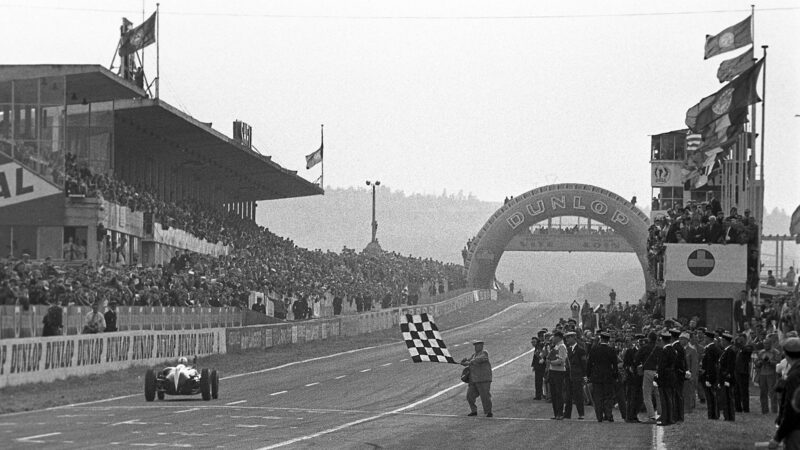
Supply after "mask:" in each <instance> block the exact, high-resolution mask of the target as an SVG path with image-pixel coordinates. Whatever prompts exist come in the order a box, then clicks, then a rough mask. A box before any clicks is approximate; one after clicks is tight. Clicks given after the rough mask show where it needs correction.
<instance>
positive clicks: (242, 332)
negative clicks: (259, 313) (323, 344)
mask: <svg viewBox="0 0 800 450" xmlns="http://www.w3.org/2000/svg"><path fill="white" fill-rule="evenodd" d="M485 300H497V291H494V290H476V291H470V292H466V293H463V294H461V295H458V296H456V297H454V298H452V299H450V300H445V301H442V302H439V303H432V304H427V305H415V306H403V307H399V308H391V309H384V310H381V311H376V312H371V313H361V314H353V315H343V316H336V317H333V318H325V319H316V320H309V321H304V322H298V323H287V324H274V325H252V326H245V327H234V328H228V329H226V330H225V333H226V337H225V343H226V346H227V349H226V351H227V352H228V353H240V352H244V351H247V350H254V349H266V348H270V347H276V346H280V345H288V344H298V343H303V342H311V341H316V340H320V339H328V338H329V337H338V336H356V335H359V334H365V333H372V332H375V331H381V330H386V329H388V328H393V327H396V326H398V324H399V323H400V315H401V314H421V313H428V314H432V315H433V316H434V317H435V316H439V315H444V314H447V313H450V312H452V311H455V310H457V309H460V308H463V307H464V306H466V305H469V304H471V303H475V302H478V301H485Z"/></svg>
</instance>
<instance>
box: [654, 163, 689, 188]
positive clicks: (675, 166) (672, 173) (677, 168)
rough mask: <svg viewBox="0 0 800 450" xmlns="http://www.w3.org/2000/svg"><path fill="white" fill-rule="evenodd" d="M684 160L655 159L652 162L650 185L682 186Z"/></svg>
mask: <svg viewBox="0 0 800 450" xmlns="http://www.w3.org/2000/svg"><path fill="white" fill-rule="evenodd" d="M682 165H683V162H682V161H671V162H666V161H654V162H652V163H650V186H652V187H681V186H683V182H682V181H681V166H682Z"/></svg>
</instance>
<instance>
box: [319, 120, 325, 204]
mask: <svg viewBox="0 0 800 450" xmlns="http://www.w3.org/2000/svg"><path fill="white" fill-rule="evenodd" d="M319 138H320V148H321V149H322V173H320V174H319V187H320V188H322V190H323V191H324V190H325V124H324V123H323V124H320V126H319Z"/></svg>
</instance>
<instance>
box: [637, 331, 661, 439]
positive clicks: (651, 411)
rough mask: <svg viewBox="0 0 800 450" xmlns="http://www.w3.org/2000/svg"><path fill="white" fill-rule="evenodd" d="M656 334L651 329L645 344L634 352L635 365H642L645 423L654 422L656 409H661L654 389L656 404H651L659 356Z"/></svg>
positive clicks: (659, 400) (658, 397)
mask: <svg viewBox="0 0 800 450" xmlns="http://www.w3.org/2000/svg"><path fill="white" fill-rule="evenodd" d="M657 341H658V335H657V334H656V333H655V332H654V331H651V332H650V333H649V334H648V335H647V344H645V345H643V346H642V348H640V349H639V351H638V352H636V366H637V367H638V366H642V369H643V375H642V400H643V401H644V407H645V409H646V410H647V421H646V422H645V423H648V424H654V423H656V410H658V411H661V409H662V408H663V407H662V406H661V398H660V396H659V395H658V391H657V390H656V391H655V397H656V405H655V406H654V405H653V394H654V389H653V388H654V386H653V382H654V381H655V378H656V374H657V373H658V372H657V370H658V360H659V359H660V358H661V347H659V346H658V345H657Z"/></svg>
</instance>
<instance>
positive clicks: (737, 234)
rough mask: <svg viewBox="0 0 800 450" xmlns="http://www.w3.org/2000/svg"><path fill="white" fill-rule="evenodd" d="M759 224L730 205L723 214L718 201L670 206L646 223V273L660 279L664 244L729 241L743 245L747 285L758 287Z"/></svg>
mask: <svg viewBox="0 0 800 450" xmlns="http://www.w3.org/2000/svg"><path fill="white" fill-rule="evenodd" d="M759 231H760V230H759V227H758V224H757V222H756V220H755V217H752V216H751V215H750V210H749V209H748V210H745V211H744V216H742V215H740V214H739V213H738V210H737V208H735V207H734V208H731V210H730V214H729V215H728V216H725V213H724V211H722V208H721V207H720V205H719V201H715V199H712V201H710V202H703V203H699V204H698V203H695V202H693V203H690V204H689V205H688V206H686V207H685V208H683V209H670V210H668V211H667V215H665V216H662V217H659V218H657V219H656V220H655V223H654V224H653V225H651V226H650V229H649V236H648V239H647V249H648V263H649V267H650V273H651V275H652V276H653V278H654V279H655V280H656V281H657V282H661V281H663V263H664V250H665V247H664V244H703V243H707V244H732V245H737V244H738V245H747V286H748V287H749V289H750V290H754V289H756V287H757V286H758V281H759V277H758V270H757V267H756V266H757V265H758V240H759Z"/></svg>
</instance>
